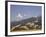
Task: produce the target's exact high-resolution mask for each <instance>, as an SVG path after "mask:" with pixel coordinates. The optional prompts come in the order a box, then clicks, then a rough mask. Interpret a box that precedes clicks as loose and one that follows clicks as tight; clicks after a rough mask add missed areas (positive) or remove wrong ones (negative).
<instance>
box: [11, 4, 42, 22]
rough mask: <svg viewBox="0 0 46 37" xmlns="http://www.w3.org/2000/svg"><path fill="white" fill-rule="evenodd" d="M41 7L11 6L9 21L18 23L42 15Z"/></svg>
mask: <svg viewBox="0 0 46 37" xmlns="http://www.w3.org/2000/svg"><path fill="white" fill-rule="evenodd" d="M41 10H42V7H41V6H24V5H11V6H10V20H11V21H19V20H24V19H27V18H30V17H37V16H41V15H42V13H41V12H42V11H41Z"/></svg>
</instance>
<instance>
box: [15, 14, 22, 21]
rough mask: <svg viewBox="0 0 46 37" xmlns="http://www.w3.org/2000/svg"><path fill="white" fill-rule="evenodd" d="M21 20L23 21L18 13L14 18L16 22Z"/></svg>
mask: <svg viewBox="0 0 46 37" xmlns="http://www.w3.org/2000/svg"><path fill="white" fill-rule="evenodd" d="M22 19H23V16H22V15H21V14H20V13H18V15H17V16H16V21H19V20H22Z"/></svg>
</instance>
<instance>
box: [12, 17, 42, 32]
mask: <svg viewBox="0 0 46 37" xmlns="http://www.w3.org/2000/svg"><path fill="white" fill-rule="evenodd" d="M41 29H42V24H41V17H39V19H38V20H36V18H30V19H26V20H22V21H19V22H14V23H11V32H13V31H15V32H16V31H29V30H32V31H34V30H36V31H37V30H41Z"/></svg>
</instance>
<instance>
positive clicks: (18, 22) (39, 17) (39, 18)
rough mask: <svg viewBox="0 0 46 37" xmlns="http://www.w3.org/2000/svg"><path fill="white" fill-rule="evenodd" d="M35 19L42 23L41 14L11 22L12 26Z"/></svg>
mask: <svg viewBox="0 0 46 37" xmlns="http://www.w3.org/2000/svg"><path fill="white" fill-rule="evenodd" d="M35 21H38V22H39V24H41V21H42V20H41V16H37V17H31V18H28V19H24V20H21V21H14V22H11V27H13V26H16V25H19V24H21V25H25V23H28V22H35Z"/></svg>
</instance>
